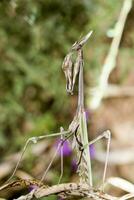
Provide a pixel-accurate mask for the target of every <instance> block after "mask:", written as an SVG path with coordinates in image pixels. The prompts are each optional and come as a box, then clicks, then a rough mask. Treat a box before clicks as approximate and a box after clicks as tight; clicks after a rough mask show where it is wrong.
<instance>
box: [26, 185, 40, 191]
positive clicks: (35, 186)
mask: <svg viewBox="0 0 134 200" xmlns="http://www.w3.org/2000/svg"><path fill="white" fill-rule="evenodd" d="M37 188H38V186H37V185H30V186H29V188H28V190H29V192H31V191H32V190H34V189H37Z"/></svg>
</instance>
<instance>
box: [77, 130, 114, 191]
mask: <svg viewBox="0 0 134 200" xmlns="http://www.w3.org/2000/svg"><path fill="white" fill-rule="evenodd" d="M102 138H106V139H107V140H108V141H107V150H106V160H105V166H104V171H103V178H102V187H101V189H102V191H103V190H104V183H105V179H106V171H107V166H108V156H109V150H110V142H111V132H110V131H109V130H107V131H104V132H103V133H102V134H101V135H99V136H98V137H97V138H95V139H94V140H92V141H90V142H89V143H88V144H85V145H84V146H83V147H81V151H83V149H84V148H86V147H87V146H90V145H91V144H94V143H96V142H97V141H99V140H100V139H102Z"/></svg>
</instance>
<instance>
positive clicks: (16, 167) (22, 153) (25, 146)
mask: <svg viewBox="0 0 134 200" xmlns="http://www.w3.org/2000/svg"><path fill="white" fill-rule="evenodd" d="M69 133H70V130H67V131H62V132H59V133H53V134H47V135H41V136H37V137H31V138H29V139H28V140H27V141H26V143H25V145H24V147H23V149H22V152H21V155H20V158H19V160H18V162H17V164H16V166H15V168H14V171H13V173H12V175H11V176H10V177H9V179H8V180H7V181H6V182H9V181H10V180H11V179H12V178H13V177H14V175H15V173H16V171H17V169H18V167H19V165H20V162H21V160H22V158H23V156H24V153H25V152H26V150H27V147H28V146H29V144H30V143H34V144H36V143H37V142H38V141H39V140H42V139H45V138H49V137H56V136H61V135H67V134H69Z"/></svg>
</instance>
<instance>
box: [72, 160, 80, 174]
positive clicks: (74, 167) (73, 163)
mask: <svg viewBox="0 0 134 200" xmlns="http://www.w3.org/2000/svg"><path fill="white" fill-rule="evenodd" d="M71 166H72V171H73V172H76V171H77V167H78V166H77V162H76V160H75V159H72V161H71Z"/></svg>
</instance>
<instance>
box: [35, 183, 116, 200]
mask: <svg viewBox="0 0 134 200" xmlns="http://www.w3.org/2000/svg"><path fill="white" fill-rule="evenodd" d="M49 195H59V196H61V197H62V199H69V198H74V197H75V198H78V199H80V198H83V197H88V198H91V199H94V200H99V199H100V200H102V199H104V200H111V199H112V200H117V199H118V198H117V197H113V196H111V195H108V194H106V193H103V192H101V191H100V190H98V189H94V188H92V187H90V186H89V185H88V184H80V183H79V184H77V183H63V184H59V185H54V186H51V187H48V188H44V187H40V188H38V189H37V190H35V192H34V196H35V197H36V198H37V199H38V198H41V197H46V196H49Z"/></svg>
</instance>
